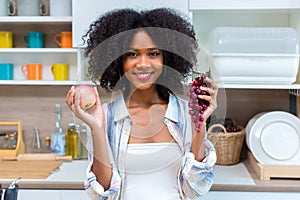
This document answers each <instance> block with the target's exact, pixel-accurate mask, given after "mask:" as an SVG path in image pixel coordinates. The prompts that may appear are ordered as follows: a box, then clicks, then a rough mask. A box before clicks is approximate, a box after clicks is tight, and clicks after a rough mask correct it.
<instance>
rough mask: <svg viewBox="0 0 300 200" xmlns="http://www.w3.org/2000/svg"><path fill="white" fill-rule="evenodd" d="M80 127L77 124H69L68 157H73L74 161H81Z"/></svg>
mask: <svg viewBox="0 0 300 200" xmlns="http://www.w3.org/2000/svg"><path fill="white" fill-rule="evenodd" d="M78 132H79V125H78V124H75V123H69V124H68V130H67V143H66V155H70V156H72V158H73V159H74V160H79V159H81V154H80V139H79V135H78Z"/></svg>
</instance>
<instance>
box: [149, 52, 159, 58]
mask: <svg viewBox="0 0 300 200" xmlns="http://www.w3.org/2000/svg"><path fill="white" fill-rule="evenodd" d="M159 55H160V52H156V51H155V52H151V53H149V56H150V57H156V56H159Z"/></svg>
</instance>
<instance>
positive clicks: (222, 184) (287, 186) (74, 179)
mask: <svg viewBox="0 0 300 200" xmlns="http://www.w3.org/2000/svg"><path fill="white" fill-rule="evenodd" d="M87 165H88V161H87V160H78V161H72V162H63V164H62V165H61V166H60V168H59V169H57V170H56V171H54V172H53V173H52V174H51V175H50V176H48V177H47V178H46V179H21V180H20V181H19V183H18V184H19V187H20V188H21V189H60V190H84V186H83V180H84V177H85V171H86V167H87ZM249 166H250V165H249V163H248V161H244V162H241V163H239V164H236V165H231V166H220V165H216V167H215V181H214V184H213V186H212V188H211V191H245V192H299V195H300V180H299V179H271V180H270V181H261V180H259V179H258V177H257V176H256V174H255V172H254V171H253V170H252V169H251V168H250V167H249ZM12 181H13V179H1V178H0V183H1V184H2V186H3V187H4V188H6V187H7V186H8V185H9V184H10V183H11V182H12Z"/></svg>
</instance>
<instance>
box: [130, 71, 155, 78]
mask: <svg viewBox="0 0 300 200" xmlns="http://www.w3.org/2000/svg"><path fill="white" fill-rule="evenodd" d="M134 75H135V76H136V77H137V78H138V79H139V80H149V79H150V77H151V75H152V73H151V72H143V73H134Z"/></svg>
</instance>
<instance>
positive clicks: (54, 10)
mask: <svg viewBox="0 0 300 200" xmlns="http://www.w3.org/2000/svg"><path fill="white" fill-rule="evenodd" d="M49 1H50V2H49V4H50V5H49V7H50V8H49V10H50V16H72V0H49Z"/></svg>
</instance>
